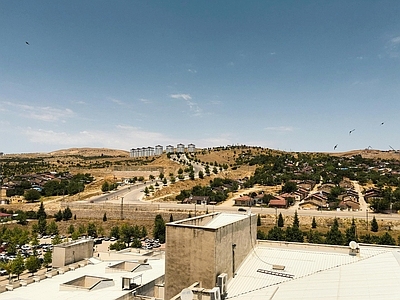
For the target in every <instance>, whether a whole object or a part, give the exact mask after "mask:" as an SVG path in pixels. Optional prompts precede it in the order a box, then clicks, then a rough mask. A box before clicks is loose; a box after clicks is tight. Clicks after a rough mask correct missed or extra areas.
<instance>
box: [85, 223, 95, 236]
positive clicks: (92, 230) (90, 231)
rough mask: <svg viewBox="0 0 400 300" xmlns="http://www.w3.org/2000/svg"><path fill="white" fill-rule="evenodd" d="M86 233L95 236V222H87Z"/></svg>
mask: <svg viewBox="0 0 400 300" xmlns="http://www.w3.org/2000/svg"><path fill="white" fill-rule="evenodd" d="M87 235H88V236H91V237H94V238H96V237H97V228H96V224H94V223H93V222H89V224H88V227H87Z"/></svg>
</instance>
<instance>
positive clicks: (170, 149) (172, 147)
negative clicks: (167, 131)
mask: <svg viewBox="0 0 400 300" xmlns="http://www.w3.org/2000/svg"><path fill="white" fill-rule="evenodd" d="M165 152H167V153H174V146H172V145H168V146H167V147H165Z"/></svg>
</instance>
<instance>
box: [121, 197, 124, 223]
mask: <svg viewBox="0 0 400 300" xmlns="http://www.w3.org/2000/svg"><path fill="white" fill-rule="evenodd" d="M123 219H124V197H121V220H123Z"/></svg>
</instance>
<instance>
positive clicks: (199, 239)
mask: <svg viewBox="0 0 400 300" xmlns="http://www.w3.org/2000/svg"><path fill="white" fill-rule="evenodd" d="M214 242H215V239H214V231H213V230H204V229H200V228H198V227H180V226H168V225H167V233H166V254H165V292H166V294H165V299H170V298H172V297H173V296H175V295H176V294H178V293H179V292H181V290H182V289H183V288H185V287H187V286H188V285H190V284H192V283H193V282H195V281H202V284H207V285H208V284H210V283H211V281H210V279H211V278H210V276H211V277H213V274H214V272H215V268H214V261H215V250H214V249H215V245H214Z"/></svg>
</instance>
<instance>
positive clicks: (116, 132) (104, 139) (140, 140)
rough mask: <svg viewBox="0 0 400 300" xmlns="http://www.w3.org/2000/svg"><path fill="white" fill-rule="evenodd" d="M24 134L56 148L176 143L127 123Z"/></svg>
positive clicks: (28, 129) (30, 130)
mask: <svg viewBox="0 0 400 300" xmlns="http://www.w3.org/2000/svg"><path fill="white" fill-rule="evenodd" d="M23 134H24V135H26V136H27V137H28V139H29V141H30V142H33V143H36V144H42V145H51V146H52V147H54V148H57V147H106V148H112V149H126V150H129V149H131V148H133V147H145V146H154V145H156V144H169V143H171V142H175V143H176V141H171V139H170V138H169V137H167V136H165V135H164V134H162V133H159V132H152V131H148V130H143V129H141V128H137V127H132V126H126V125H117V126H115V127H114V128H112V129H110V131H98V130H83V131H80V132H76V133H69V132H62V131H54V130H43V129H32V128H27V129H25V130H23Z"/></svg>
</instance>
